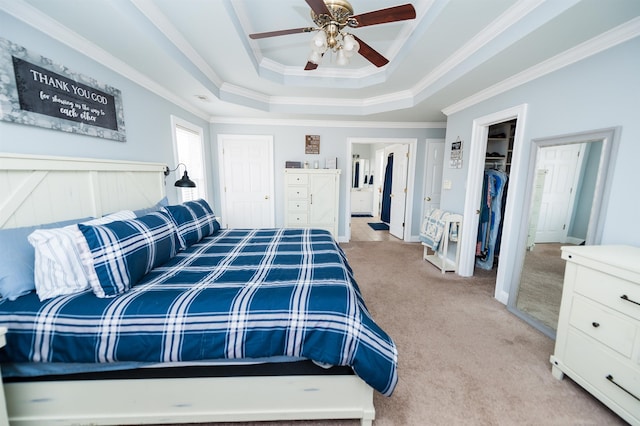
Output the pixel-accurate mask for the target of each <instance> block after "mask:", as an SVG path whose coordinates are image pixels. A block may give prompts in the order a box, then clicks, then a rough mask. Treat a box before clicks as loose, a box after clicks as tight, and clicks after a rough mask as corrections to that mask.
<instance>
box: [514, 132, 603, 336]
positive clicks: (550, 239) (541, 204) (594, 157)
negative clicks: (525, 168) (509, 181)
mask: <svg viewBox="0 0 640 426" xmlns="http://www.w3.org/2000/svg"><path fill="white" fill-rule="evenodd" d="M602 146H603V143H602V141H591V142H588V143H587V142H585V143H569V144H564V145H553V146H545V147H541V148H539V149H538V155H537V161H536V169H535V178H534V185H533V189H532V194H531V200H532V201H531V211H530V215H529V217H530V222H529V229H528V237H527V242H526V245H527V246H526V251H525V258H524V263H523V267H522V273H521V277H520V286H519V290H518V294H517V299H516V304H515V305H516V306H515V307H516V309H518V310H520V311H521V312H523V313H525V314H527V315H528V316H530V317H532V318H533V319H534V321H536V322H538V323H539V324H537V325H539V327H538V328H540V329H541V330H542V331H547V332H548V334H552V335H555V330H556V329H557V324H558V314H559V311H560V300H561V297H562V284H563V280H564V268H565V263H564V260H562V259H561V257H560V255H561V250H560V247H562V246H565V245H572V244H574V245H580V244H593V241H590V240H591V239H593V237H592V236H591V235H590V234H589V229H590V222H591V221H592V217H593V215H592V208H593V207H594V195H595V189H596V184H597V181H598V175H599V167H600V158H601V153H602ZM534 325H536V324H534ZM540 325H541V327H540ZM545 329H546V330H545Z"/></svg>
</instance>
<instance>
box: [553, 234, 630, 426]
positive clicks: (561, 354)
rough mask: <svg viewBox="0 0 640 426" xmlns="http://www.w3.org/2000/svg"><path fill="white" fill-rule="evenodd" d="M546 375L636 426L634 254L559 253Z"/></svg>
mask: <svg viewBox="0 0 640 426" xmlns="http://www.w3.org/2000/svg"><path fill="white" fill-rule="evenodd" d="M562 258H563V259H565V260H566V261H567V264H566V270H565V276H564V287H563V289H562V303H561V305H560V316H559V319H558V330H557V334H556V345H555V351H554V354H553V355H552V356H551V364H552V373H553V375H554V376H555V377H556V378H558V379H562V377H563V376H564V374H567V375H568V376H569V377H571V379H573V380H574V381H575V382H576V383H578V384H579V385H580V386H582V387H583V388H585V389H586V390H587V391H589V392H590V393H591V394H593V395H594V396H595V397H596V398H598V399H599V400H600V401H602V402H603V403H604V404H605V405H607V406H608V407H609V408H611V409H612V410H613V411H615V412H616V413H617V414H618V415H620V417H622V418H623V419H624V420H626V421H627V422H629V423H631V424H635V425H640V248H638V247H630V246H579V247H563V248H562Z"/></svg>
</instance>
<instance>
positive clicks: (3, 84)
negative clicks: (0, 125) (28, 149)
mask: <svg viewBox="0 0 640 426" xmlns="http://www.w3.org/2000/svg"><path fill="white" fill-rule="evenodd" d="M0 119H1V120H3V121H9V122H13V123H18V124H26V125H30V126H38V127H45V128H47V129H53V130H62V131H65V132H72V133H80V134H83V135H87V136H96V137H100V138H106V139H113V140H116V141H120V142H124V141H126V134H125V128H124V111H123V108H122V95H121V93H120V90H118V89H116V88H114V87H111V86H108V85H105V84H100V83H98V82H97V81H96V80H94V79H93V78H91V77H87V76H85V75H82V74H79V73H76V72H74V71H71V70H69V69H68V68H67V67H65V66H64V65H60V64H56V63H54V62H53V61H52V60H50V59H47V58H45V57H43V56H41V55H39V54H37V53H35V52H31V51H29V50H27V49H26V48H24V47H22V46H20V45H18V44H16V43H13V42H11V41H9V40H6V39H4V38H0Z"/></svg>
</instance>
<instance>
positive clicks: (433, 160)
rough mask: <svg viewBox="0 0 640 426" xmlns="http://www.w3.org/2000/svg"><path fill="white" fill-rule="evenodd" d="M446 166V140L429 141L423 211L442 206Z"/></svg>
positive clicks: (424, 212)
mask: <svg viewBox="0 0 640 426" xmlns="http://www.w3.org/2000/svg"><path fill="white" fill-rule="evenodd" d="M443 167H444V140H441V139H438V140H431V141H427V162H426V168H425V172H424V197H423V201H422V203H423V204H422V212H423V215H424V214H426V212H428V211H429V210H430V209H431V208H436V209H437V208H440V197H441V195H442V168H443Z"/></svg>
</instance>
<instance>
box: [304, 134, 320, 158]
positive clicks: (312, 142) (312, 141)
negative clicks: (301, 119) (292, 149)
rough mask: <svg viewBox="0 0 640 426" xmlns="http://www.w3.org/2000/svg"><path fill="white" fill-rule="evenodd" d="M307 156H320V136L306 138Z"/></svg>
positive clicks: (305, 151)
mask: <svg viewBox="0 0 640 426" xmlns="http://www.w3.org/2000/svg"><path fill="white" fill-rule="evenodd" d="M304 153H305V154H320V135H307V136H305V138H304Z"/></svg>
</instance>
